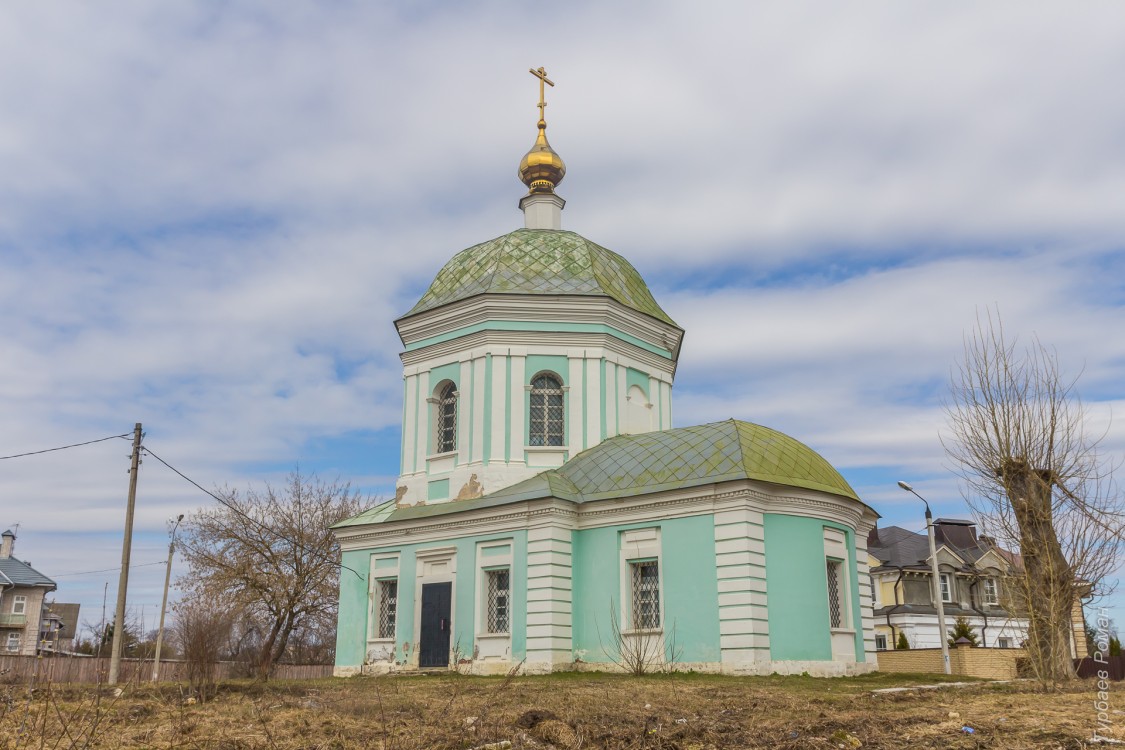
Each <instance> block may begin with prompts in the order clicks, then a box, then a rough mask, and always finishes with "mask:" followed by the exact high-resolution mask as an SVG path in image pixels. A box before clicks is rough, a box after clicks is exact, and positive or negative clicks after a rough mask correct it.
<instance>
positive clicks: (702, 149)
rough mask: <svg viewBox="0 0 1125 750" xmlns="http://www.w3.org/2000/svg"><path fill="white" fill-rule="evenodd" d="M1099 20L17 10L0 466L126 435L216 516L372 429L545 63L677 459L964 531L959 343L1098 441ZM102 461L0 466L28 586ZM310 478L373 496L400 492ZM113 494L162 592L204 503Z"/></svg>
mask: <svg viewBox="0 0 1125 750" xmlns="http://www.w3.org/2000/svg"><path fill="white" fill-rule="evenodd" d="M1122 21H1125V10H1123V9H1122V8H1121V6H1120V5H1119V4H1115V3H1108V2H1103V3H1089V4H1087V5H1085V6H1084V8H1083V12H1082V13H1075V12H1074V11H1073V9H1072V8H1069V7H1063V6H1058V7H1037V8H1028V7H1027V6H1026V4H1017V3H1000V4H993V5H989V6H963V7H953V6H949V5H948V4H946V3H938V2H925V3H912V4H909V5H904V4H901V3H879V2H864V3H858V4H856V3H852V4H849V5H848V6H847V7H843V6H841V7H838V8H837V7H833V6H826V5H824V4H823V3H808V2H803V3H802V2H797V3H786V4H773V3H716V4H711V5H707V6H689V5H686V4H683V3H671V2H668V3H645V4H639V3H627V4H617V5H612V6H611V5H606V4H592V3H586V4H583V3H578V4H573V3H572V4H568V5H566V6H565V7H564V6H558V7H544V6H541V5H531V6H528V5H524V4H515V3H506V2H492V3H484V4H477V5H474V6H473V7H471V8H470V7H460V6H455V7H437V6H434V7H429V8H426V9H418V8H417V7H416V6H409V7H405V8H402V9H395V8H392V7H390V6H376V5H371V4H367V3H346V2H345V3H334V4H332V5H331V6H296V5H285V6H279V5H277V4H275V3H266V2H258V3H253V2H251V3H241V4H238V5H218V6H216V5H213V4H203V3H200V4H194V5H193V4H180V5H175V6H173V5H166V4H162V5H154V4H147V3H131V2H122V3H116V4H110V5H106V4H102V5H99V6H98V7H97V8H92V7H89V6H86V5H83V4H80V3H67V4H53V5H43V4H28V5H21V6H13V7H11V8H9V9H7V10H6V13H5V23H4V24H2V25H0V66H2V67H3V69H4V70H5V71H7V73H6V75H5V76H4V77H3V78H2V79H0V112H2V113H3V115H2V116H0V164H2V165H3V168H2V169H0V205H2V206H3V207H4V210H3V211H2V212H0V320H3V322H4V325H3V329H2V330H0V403H3V405H4V417H5V418H4V424H3V426H2V427H0V455H6V454H8V453H16V452H20V451H22V450H24V449H28V448H38V447H48V446H51V445H59V444H65V443H69V442H72V441H73V440H75V439H83V438H88V437H95V436H100V435H103V434H110V433H115V432H125V431H127V430H129V429H130V428H131V426H132V424H133V422H135V421H137V420H141V421H143V422H144V423H145V425H146V427H147V428H148V429H149V434H150V440H151V446H152V448H153V450H156V451H158V452H159V453H160V455H162V456H163V457H165V458H166V459H168V460H169V461H171V462H172V463H173V464H175V465H177V466H179V467H180V468H182V469H184V470H185V471H187V472H188V473H189V474H190V475H191V476H192V477H193V478H195V479H196V480H197V481H200V482H201V483H202V484H203V485H204V486H207V487H210V486H213V485H215V484H223V483H230V484H232V485H236V486H238V485H244V484H245V483H246V482H249V481H259V480H260V479H261V478H262V477H263V474H265V475H269V476H274V475H275V474H276V473H277V472H278V468H277V467H283V466H288V465H291V464H295V463H296V462H298V461H302V460H305V461H307V460H308V458H307V456H308V454H309V453H310V452H313V451H314V450H316V449H315V448H314V447H313V446H314V444H315V443H316V441H319V440H328V441H332V440H338V441H342V442H345V443H346V442H348V441H349V440H350V437H349V436H353V435H355V434H358V433H360V432H363V431H375V432H377V431H379V430H386V429H392V430H393V428H394V426H395V425H396V424H397V422H398V419H399V415H400V410H401V401H400V399H401V393H400V391H401V380H400V370H399V363H398V360H397V353H398V351H399V342H398V340H397V337H396V336H395V332H394V329H393V326H392V324H391V321H392V320H393V318H395V317H396V316H397V315H400V314H402V312H404V311H405V310H406V309H408V308H409V307H410V305H411V304H412V303H413V301H414V298H415V297H416V295H417V294H418V293H420V292H421V290H422V289H423V288H424V286H425V284H426V283H428V281H429V279H430V278H432V276H433V274H434V273H435V272H436V271H437V269H438V268H439V267H440V265H441V264H442V263H444V262H445V261H446V260H447V259H448V258H449V257H450V256H452V255H453V253H455V252H456V251H458V250H460V249H461V248H463V247H466V246H468V245H470V244H474V243H476V242H479V241H482V240H485V239H488V238H490V237H493V236H496V235H499V234H502V233H504V232H506V231H509V230H510V229H512V228H514V227H516V226H518V225H519V223H520V217H519V215H518V213H517V211H516V209H515V202H516V200H517V199H518V196H519V194H520V186H519V184H518V183H517V182H516V179H515V168H516V164H517V162H518V159H519V157H520V156H521V155H522V153H523V151H524V150H525V149H527V148H528V147H529V146H530V145H531V142H532V139H533V136H534V117H535V114H536V113H535V109H534V106H533V105H534V103H535V100H536V94H537V92H536V91H535V86H534V81H533V80H532V79H531V78H530V76H528V74H527V73H526V72H525V71H526V69H527V67H529V66H538V65H540V64H542V65H545V66H546V67H547V68H548V70H549V71H550V72H551V75H552V78H554V79H555V80H556V82H557V83H558V86H557V87H556V88H554V89H552V90H551V91H550V94H549V102H550V105H549V107H548V110H547V114H548V120H549V122H550V129H549V133H550V137H551V141H552V143H553V144H554V145H555V147H556V148H557V149H558V150H559V151H560V153H562V155H563V157H564V158H565V159H566V161H567V164H568V167H569V173H568V175H567V178H566V181H565V182H564V183H563V185H562V187H561V189H560V192H561V193H562V195H563V196H564V197H566V198H567V199H568V200H569V203H568V206H567V210H566V212H565V214H564V224H565V226H567V227H568V228H573V229H575V230H577V231H580V232H581V233H582V234H584V235H585V236H588V237H590V238H591V239H592V240H594V241H596V242H599V243H602V244H605V245H607V246H608V247H611V248H613V249H615V250H617V251H619V252H621V253H623V254H624V255H625V256H626V257H628V258H629V259H630V260H632V261H633V262H634V263H635V264H636V265H637V266H638V267H639V268H640V269H641V270H642V272H644V273H645V275H646V277H648V278H649V280H650V281H651V282H652V284H653V287H654V289H656V290H657V292H658V296H659V298H660V300H661V302H662V303H663V304H664V306H665V308H666V309H667V310H668V311H669V312H670V313H671V314H672V315H673V317H675V318H676V319H677V320H678V321H679V322H680V323H681V325H683V326H684V327H685V328H686V329H687V339H686V343H685V346H684V351H683V359H682V362H681V367H680V372H679V376H678V381H677V396H676V414H677V421H678V423H680V424H686V423H689V422H696V421H703V420H710V419H723V418H727V417H730V416H737V417H744V418H749V419H752V420H754V421H760V422H762V423H765V424H768V425H770V426H774V427H778V428H779V429H783V430H785V431H787V432H791V433H793V434H794V435H796V436H797V437H799V438H801V439H803V440H805V441H806V442H808V443H810V444H812V445H814V446H815V447H817V448H818V449H819V450H822V451H823V452H824V453H825V455H827V456H829V457H830V458H832V460H834V461H836V462H837V463H839V464H841V466H842V467H843V468H844V470H845V472H846V473H847V474H848V475H849V477H852V478H853V481H855V482H856V484H857V486H861V487H860V488H861V491H862V492H863V494H864V496H865V497H866V498H867V499H868V500H869V501H870V502H873V503H875V504H876V505H877V506H878V507H879V508H880V509H881V510H883V511H884V512H885V513H886V515H887V516H888V519H889V520H892V521H893V520H895V519H896V518H898V517H899V516H900V514H901V517H902V518H911V517H913V516H911V515H910V514H911V513H913V510H912V506H911V505H910V503H911V502H913V501H911V499H910V497H909V496H900V495H902V494H903V493H901V492H900V491H898V490H897V489H896V488H894V486H893V482H887V481H886V480H885V477H886V476H891V475H892V474H891V472H897V471H905V472H909V476H907V477H899V476H898V475H897V474H895V475H894V476H895V478H921V479H923V480H925V481H926V482H927V487H928V488H929V489H928V491H932V492H933V496H934V497H937V498H941V499H940V500H936V501H935V504H937V505H939V507H941V508H945V509H947V510H948V511H949V512H950V513H951V514H959V513H958V512H957V511H956V509H957V508H958V506H959V503H958V502H957V500H956V498H957V490H956V484H955V483H954V482H952V481H951V480H950V478H949V475H948V472H946V471H945V470H944V469H943V462H944V458H943V454H942V450H941V446H940V443H939V442H938V441H937V435H938V432H939V431H940V429H941V427H942V414H941V410H940V406H939V403H938V402H939V400H940V396H941V394H942V393H943V391H944V387H945V386H944V384H945V381H946V379H947V377H948V371H949V367H950V364H951V362H952V361H953V360H954V359H955V357H956V356H957V354H958V352H959V348H960V341H961V335H962V332H963V331H964V330H965V329H966V328H968V327H969V326H970V325H971V324H972V321H973V316H974V311H975V310H976V309H978V308H987V307H989V306H992V305H996V306H998V307H999V308H1000V310H1001V312H1002V314H1003V315H1004V318H1005V321H1006V323H1007V324H1008V326H1009V328H1010V330H1012V331H1014V332H1018V333H1019V334H1020V335H1022V336H1025V337H1026V336H1029V335H1031V334H1032V333H1036V334H1038V335H1039V336H1040V337H1041V338H1042V340H1043V341H1045V342H1048V343H1050V344H1052V345H1054V346H1057V347H1058V350H1059V353H1060V357H1061V359H1062V361H1063V362H1064V363H1066V364H1067V365H1068V366H1070V367H1081V366H1084V368H1085V371H1084V374H1083V381H1082V384H1083V390H1084V392H1085V393H1088V394H1092V395H1089V396H1088V398H1090V399H1091V400H1092V401H1093V404H1092V409H1093V411H1094V412H1095V415H1096V417H1097V418H1098V419H1101V420H1105V413H1106V412H1107V411H1108V410H1109V407H1110V406H1115V407H1116V409H1115V412H1116V413H1117V414H1120V413H1122V411H1121V402H1122V400H1123V398H1125V396H1123V394H1122V392H1121V388H1120V383H1121V382H1123V381H1125V377H1123V375H1125V373H1123V368H1125V364H1123V363H1125V356H1123V355H1125V352H1123V351H1122V349H1123V347H1125V344H1122V343H1121V337H1120V335H1118V329H1119V328H1120V325H1121V319H1122V316H1121V313H1122V308H1121V305H1122V303H1123V302H1125V288H1123V287H1122V284H1121V281H1120V278H1121V277H1122V265H1123V264H1122V260H1121V252H1120V250H1121V245H1122V242H1121V237H1122V236H1125V212H1122V211H1121V210H1120V206H1119V203H1120V195H1122V194H1123V192H1125V143H1123V140H1122V133H1125V102H1123V101H1122V99H1121V97H1120V96H1119V95H1118V88H1119V81H1118V78H1119V71H1120V70H1121V69H1122V68H1123V66H1125V43H1123V42H1125V39H1123V35H1122V31H1121V30H1122V28H1125V25H1123V24H1122ZM529 49H531V50H533V52H529ZM529 54H532V55H533V57H532V58H531V59H529V58H528V55H529ZM536 57H537V58H538V59H535V58H536ZM379 434H382V433H379ZM392 442H393V441H392ZM380 445H381V444H380ZM1107 448H1109V449H1112V450H1116V451H1121V450H1122V449H1123V448H1125V437H1122V428H1121V427H1120V426H1119V425H1118V423H1111V424H1110V427H1109V433H1108V436H1107ZM380 450H381V449H380ZM372 451H373V452H374V451H375V449H372ZM126 453H127V445H125V443H124V441H121V444H120V445H118V444H117V443H116V442H114V443H112V444H102V445H101V446H95V447H91V448H87V449H81V450H75V451H68V452H65V453H60V454H52V456H50V457H45V458H40V459H34V460H30V459H27V460H24V459H21V460H19V461H6V462H3V463H2V464H0V471H2V472H3V473H2V474H0V480H2V481H0V491H2V493H3V497H4V498H5V499H4V501H3V502H2V503H0V525H4V524H7V523H9V522H12V523H14V522H15V521H17V520H18V521H22V522H23V523H24V526H23V528H22V531H21V539H20V542H19V547H20V549H21V550H23V551H24V552H25V554H26V555H27V556H28V557H30V558H31V559H32V560H34V561H35V562H37V563H39V562H40V561H44V560H47V561H50V563H51V565H50V566H48V565H45V564H44V565H42V566H41V567H43V568H44V569H45V572H48V573H49V572H51V571H52V570H53V569H54V568H55V566H58V569H59V570H62V569H63V568H65V569H67V570H82V569H88V568H101V567H109V566H112V565H113V564H115V562H116V559H115V558H116V556H117V555H118V554H119V553H118V552H117V551H116V550H115V549H114V546H115V542H114V541H113V539H112V538H111V537H112V535H113V533H114V531H115V530H116V528H117V527H118V526H119V525H120V517H121V503H122V501H123V499H124V485H125V480H126V477H125V474H124V468H125V460H124V455H125V454H126ZM329 453H330V454H331V451H329ZM325 461H328V462H329V463H330V464H331V465H332V466H334V467H336V466H338V467H342V468H343V469H344V470H345V471H349V472H351V473H352V475H353V476H354V477H356V478H357V481H360V482H362V483H363V484H364V486H367V487H372V488H382V487H386V486H388V485H389V484H390V483H391V480H390V479H389V478H388V476H387V475H388V474H391V473H393V472H394V470H395V468H396V462H397V456H395V455H389V454H387V453H386V452H378V453H376V454H373V455H371V456H370V459H369V460H367V459H364V460H361V459H359V458H357V457H356V456H354V455H351V454H348V455H346V456H339V457H337V456H330V459H325ZM261 467H267V468H265V469H262V468H261ZM281 471H283V469H282V470H281ZM142 481H143V484H142V488H143V495H144V497H143V502H142V505H141V507H140V508H139V510H138V527H139V529H140V530H141V532H142V534H147V535H148V536H147V537H145V539H146V540H147V541H146V544H148V545H149V547H151V550H149V551H151V552H153V553H155V554H157V557H160V556H161V553H160V552H159V550H160V549H161V545H162V542H161V541H160V537H161V533H162V523H163V519H164V518H165V517H167V516H168V515H171V514H173V512H176V511H177V509H182V508H184V507H192V506H195V505H198V504H200V503H201V502H203V501H204V500H205V499H204V498H202V497H201V496H200V495H199V493H198V492H197V491H195V490H194V489H193V488H191V487H190V486H189V485H187V484H185V483H183V482H182V480H180V479H178V478H177V477H175V476H174V475H171V474H170V473H168V472H166V471H164V470H163V469H162V468H161V467H158V466H156V465H152V463H151V461H150V464H149V465H146V468H145V470H144V473H143V475H142ZM887 484H889V485H890V486H889V487H885V485H887ZM83 530H84V531H88V532H100V535H98V536H96V537H95V536H89V537H83V536H82V535H81V534H79V533H78V532H79V531H83ZM63 531H71V532H75V536H74V537H73V538H74V539H76V540H77V539H82V538H85V539H88V540H89V545H88V548H87V549H83V548H82V547H83V545H82V544H81V543H75V544H70V545H66V549H63V550H59V549H58V548H57V545H56V543H55V541H54V539H55V535H56V534H58V533H60V532H63ZM134 557H135V559H136V557H137V555H136V554H135V555H134ZM68 580H69V579H68ZM67 585H68V586H69V585H70V584H69V583H68V584H67ZM146 585H147V584H146ZM87 588H88V587H87ZM65 592H66V588H65V587H64V589H63V590H62V591H60V596H65V595H66V594H65ZM87 593H88V592H87ZM97 593H99V594H100V592H97ZM84 596H85V594H84ZM84 601H86V603H87V605H90V601H87V600H84Z"/></svg>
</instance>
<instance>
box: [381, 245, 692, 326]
mask: <svg viewBox="0 0 1125 750" xmlns="http://www.w3.org/2000/svg"><path fill="white" fill-rule="evenodd" d="M478 294H544V295H554V294H559V295H568V294H573V295H582V296H595V297H610V298H612V299H615V300H617V301H618V302H620V303H621V304H623V305H625V306H626V307H630V308H632V309H634V310H637V311H638V312H642V313H644V314H646V315H650V316H652V317H654V318H656V319H657V320H662V321H664V322H665V323H669V324H671V325H675V322H673V320H672V319H671V318H670V317H668V314H667V313H665V312H664V310H662V309H661V308H660V305H659V304H657V302H656V300H655V299H654V298H653V296H652V293H651V292H650V291H649V289H648V286H647V285H646V284H645V282H644V279H642V278H641V275H640V274H639V273H637V269H635V268H633V266H632V265H631V264H630V263H629V261H627V260H625V259H624V258H623V257H621V256H620V255H618V254H617V253H615V252H613V251H612V250H607V249H606V248H604V247H602V246H601V245H598V244H595V243H593V242H590V241H589V240H587V239H586V238H584V237H582V236H580V235H578V234H575V233H574V232H567V231H563V230H557V229H517V230H516V231H514V232H510V233H509V234H505V235H503V236H501V237H497V238H495V239H492V240H489V241H488V242H482V243H481V244H479V245H474V246H473V247H470V248H468V249H467V250H462V251H461V252H459V253H457V254H456V255H454V256H453V258H452V259H451V260H450V261H449V262H448V263H446V264H445V267H444V268H442V269H441V271H439V272H438V275H437V277H436V278H434V281H433V283H432V284H430V288H429V289H427V290H426V293H425V294H423V295H422V298H421V299H420V300H418V304H416V305H414V307H413V308H411V310H410V312H408V313H407V314H406V315H405V316H403V317H409V316H411V315H416V314H417V313H420V312H424V311H426V310H432V309H434V308H436V307H441V306H442V305H447V304H449V303H451V302H456V301H458V300H463V299H468V298H470V297H475V296H477V295H478Z"/></svg>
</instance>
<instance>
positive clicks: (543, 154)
mask: <svg viewBox="0 0 1125 750" xmlns="http://www.w3.org/2000/svg"><path fill="white" fill-rule="evenodd" d="M530 72H531V74H532V75H533V76H535V77H536V78H538V79H539V104H538V107H539V122H538V126H539V135H538V136H537V137H536V138H535V145H533V146H532V147H531V150H530V151H528V152H527V153H526V154H524V157H523V159H522V160H520V170H519V175H520V180H521V181H522V182H523V184H524V185H527V188H528V192H529V193H553V192H555V187H556V186H557V185H558V184H559V183H560V182H562V179H563V177H564V176H565V175H566V164H564V163H563V160H562V157H561V156H559V155H558V154H557V153H555V150H554V149H553V148H551V144H549V143H547V118H546V116H545V113H544V110H545V108H546V107H547V101H546V99H545V98H544V94H545V89H544V88H543V85H544V84H546V85H548V86H554V85H555V84H554V82H553V81H551V80H550V79H548V78H547V71H546V70H544V69H543V68H539V69H538V70H536V69H534V68H532V69H531V70H530Z"/></svg>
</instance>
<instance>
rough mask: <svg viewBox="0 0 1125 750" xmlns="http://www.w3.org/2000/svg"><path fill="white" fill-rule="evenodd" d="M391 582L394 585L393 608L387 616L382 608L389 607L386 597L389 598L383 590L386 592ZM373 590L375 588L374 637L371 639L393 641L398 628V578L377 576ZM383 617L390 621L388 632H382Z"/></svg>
mask: <svg viewBox="0 0 1125 750" xmlns="http://www.w3.org/2000/svg"><path fill="white" fill-rule="evenodd" d="M392 584H393V585H394V592H395V595H394V608H393V609H394V611H393V612H392V613H391V615H390V617H389V618H387V617H386V613H385V612H384V610H385V609H390V607H388V606H387V599H389V597H388V596H386V595H385V592H387V591H388V590H389V589H390V586H391V585H392ZM375 590H376V595H375V633H374V635H375V637H374V638H373V639H372V640H377V641H384V640H386V641H393V640H394V639H395V632H396V631H397V628H398V594H399V585H398V578H379V579H377V580H376V581H375ZM384 619H388V621H389V623H390V630H391V632H390V634H387V633H384V632H383V621H384Z"/></svg>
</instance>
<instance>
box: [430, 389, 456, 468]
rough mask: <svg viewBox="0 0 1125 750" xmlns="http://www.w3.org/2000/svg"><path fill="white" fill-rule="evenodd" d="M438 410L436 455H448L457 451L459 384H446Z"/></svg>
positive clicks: (438, 401)
mask: <svg viewBox="0 0 1125 750" xmlns="http://www.w3.org/2000/svg"><path fill="white" fill-rule="evenodd" d="M435 408H436V412H437V414H436V417H437V419H436V422H437V424H436V425H435V427H436V428H437V432H436V433H435V434H436V435H437V440H436V441H435V445H434V448H435V452H436V453H448V452H449V451H455V450H457V384H456V383H453V382H448V383H446V384H445V385H444V386H443V387H442V388H441V389H440V390H439V391H438V396H437V401H436V403H435Z"/></svg>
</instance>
